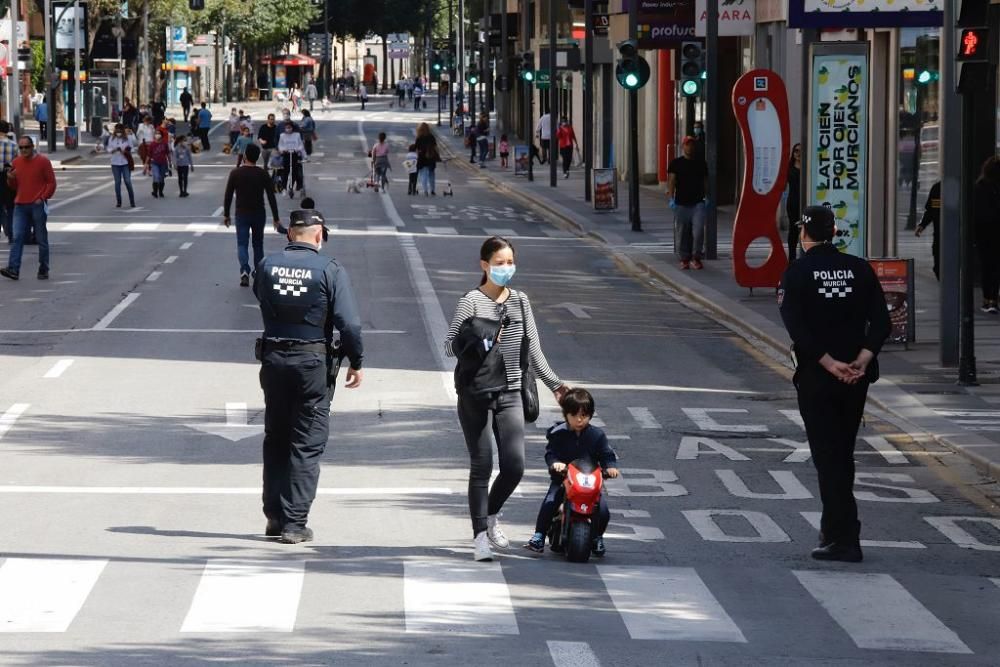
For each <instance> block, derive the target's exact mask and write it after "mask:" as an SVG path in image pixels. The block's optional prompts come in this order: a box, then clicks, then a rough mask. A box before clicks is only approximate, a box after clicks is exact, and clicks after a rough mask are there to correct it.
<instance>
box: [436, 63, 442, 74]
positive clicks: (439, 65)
mask: <svg viewBox="0 0 1000 667" xmlns="http://www.w3.org/2000/svg"><path fill="white" fill-rule="evenodd" d="M434 71H435V72H440V71H441V63H434Z"/></svg>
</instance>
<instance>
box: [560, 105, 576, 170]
mask: <svg viewBox="0 0 1000 667" xmlns="http://www.w3.org/2000/svg"><path fill="white" fill-rule="evenodd" d="M556 139H557V140H558V141H559V155H560V156H562V168H563V178H569V168H570V166H571V165H572V164H573V148H574V147H575V148H576V149H577V150H580V144H579V142H577V140H576V132H574V131H573V126H572V125H570V124H569V119H568V118H566V116H563V117H562V118H560V119H559V129H558V130H556Z"/></svg>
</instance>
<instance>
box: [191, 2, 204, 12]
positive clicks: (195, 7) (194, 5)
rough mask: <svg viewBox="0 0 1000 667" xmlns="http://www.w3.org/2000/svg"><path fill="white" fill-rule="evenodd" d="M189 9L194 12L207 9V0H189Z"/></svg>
mask: <svg viewBox="0 0 1000 667" xmlns="http://www.w3.org/2000/svg"><path fill="white" fill-rule="evenodd" d="M188 9H190V10H191V11H194V12H197V11H201V10H202V9H205V0H188Z"/></svg>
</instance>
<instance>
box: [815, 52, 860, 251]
mask: <svg viewBox="0 0 1000 667" xmlns="http://www.w3.org/2000/svg"><path fill="white" fill-rule="evenodd" d="M841 48H843V47H841ZM854 51H855V52H853V53H844V52H837V53H826V52H814V53H813V58H812V62H813V64H812V96H811V107H812V114H811V116H810V120H809V122H810V131H809V137H810V141H811V144H810V145H811V150H810V151H809V153H807V154H806V156H805V158H806V161H807V162H808V170H809V190H808V192H809V196H808V199H809V201H808V203H809V204H821V205H823V206H829V207H830V208H831V209H832V210H833V214H834V217H835V218H836V221H837V236H836V237H835V238H834V240H833V242H834V244H835V245H836V246H837V248H838V249H839V250H840V251H841V252H846V253H850V254H852V255H857V256H858V257H864V256H865V247H866V246H865V233H866V231H867V216H866V208H865V203H866V201H867V195H866V190H867V185H868V178H867V166H868V165H867V162H868V119H867V115H868V53H867V48H866V47H863V46H862V47H860V49H854Z"/></svg>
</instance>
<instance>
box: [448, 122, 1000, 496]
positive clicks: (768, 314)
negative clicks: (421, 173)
mask: <svg viewBox="0 0 1000 667" xmlns="http://www.w3.org/2000/svg"><path fill="white" fill-rule="evenodd" d="M435 130H436V131H437V135H438V139H439V141H440V142H441V143H442V145H443V147H444V152H445V153H448V152H450V153H452V154H453V155H454V156H455V162H456V163H458V164H460V165H462V166H463V167H464V168H467V169H468V170H469V171H470V172H474V173H475V174H477V175H478V176H479V177H482V178H485V179H487V180H488V181H489V182H491V183H492V184H493V185H494V186H496V187H497V188H498V189H500V190H501V191H504V192H507V193H509V194H511V195H512V196H515V197H519V198H521V199H523V200H525V201H526V202H527V203H528V204H529V205H531V206H533V207H536V208H540V209H543V210H545V211H546V212H547V213H549V214H550V215H552V216H554V217H555V218H557V219H559V220H561V221H563V222H565V223H567V224H569V225H571V226H572V227H574V228H576V230H577V231H578V232H579V233H580V234H582V235H586V236H589V237H591V238H594V239H597V240H598V241H600V242H602V243H604V244H605V245H607V246H608V247H609V249H610V250H611V251H612V252H614V253H615V254H616V255H617V256H618V257H620V258H621V259H623V260H624V261H625V262H626V263H628V264H631V265H632V266H634V267H636V268H638V269H639V270H641V271H643V272H645V273H648V274H649V275H651V276H653V277H655V278H656V279H658V280H660V281H661V282H663V283H665V284H666V285H667V286H668V287H670V288H671V289H673V290H675V291H676V292H678V293H679V294H680V295H681V296H682V297H683V298H685V299H687V300H689V301H691V302H693V303H694V304H696V305H697V306H700V307H701V308H704V309H707V310H708V311H709V312H710V313H711V314H712V315H713V317H715V318H716V319H718V320H721V321H723V322H725V323H727V324H728V325H729V326H731V327H732V328H734V329H735V330H737V331H738V332H740V333H741V334H743V335H744V336H745V337H747V338H748V339H749V340H750V342H751V343H753V344H754V345H756V346H758V347H761V348H765V349H766V350H767V351H768V352H769V353H770V355H771V356H774V357H775V358H778V359H782V360H787V359H788V356H789V355H788V351H789V344H790V342H789V338H788V335H787V333H786V332H785V328H784V326H783V324H782V322H781V317H780V314H779V312H778V306H777V302H776V299H775V294H774V291H773V290H769V289H758V290H754V291H751V290H748V289H747V288H744V287H740V286H739V285H737V284H736V282H735V280H734V279H733V277H732V253H731V248H732V243H731V239H732V228H733V220H734V217H735V213H736V211H735V209H734V208H731V207H720V209H719V212H718V218H719V221H718V240H719V242H718V251H719V252H718V255H719V259H718V260H715V261H708V262H706V263H705V269H704V270H702V271H692V270H688V271H685V270H681V268H680V267H679V264H678V261H677V257H676V256H675V255H674V253H673V216H672V214H671V212H670V211H669V209H668V207H667V204H666V196H665V195H664V194H663V193H662V191H661V190H660V189H659V188H657V187H652V186H651V187H646V186H644V187H642V188H640V213H641V220H642V228H643V231H642V232H633V231H631V228H630V225H629V223H628V217H627V211H628V187H627V184H625V183H619V188H618V191H619V210H618V211H617V212H613V213H601V212H596V211H594V210H593V207H592V205H591V204H590V203H588V202H585V201H584V199H583V196H584V195H583V188H584V185H583V170H582V168H581V169H573V170H572V171H571V174H570V178H569V179H563V177H562V170H561V168H560V169H559V173H558V174H557V176H558V184H557V187H555V188H553V187H550V185H549V165H548V164H545V165H542V166H540V167H539V166H538V165H537V163H536V168H535V172H534V177H535V180H534V182H528V180H527V178H526V177H523V176H517V177H515V176H514V171H513V167H511V168H510V169H507V170H501V169H500V167H499V164H500V163H499V160H494V161H492V162H491V163H490V164H489V165H488V167H487V168H486V169H481V168H479V167H478V166H476V165H472V164H470V163H469V160H468V156H469V149H467V148H465V147H464V146H463V144H462V138H461V137H455V136H453V135H451V134H450V133H448V132H447V129H445V130H437V128H435ZM909 233H910V232H901V234H909ZM900 251H901V252H900V256H902V257H914V258H915V259H916V262H915V264H916V267H917V268H916V273H917V276H916V304H915V305H916V313H917V340H916V342H915V343H911V344H910V346H909V349H908V350H907V349H903V347H902V346H899V345H889V346H887V347H886V348H885V349H884V350H883V352H882V354H881V355H880V357H879V360H880V365H881V372H882V380H880V381H879V382H878V383H876V384H875V385H873V386H872V388H871V390H870V393H869V396H870V399H871V400H870V402H869V404H870V405H871V404H874V405H875V406H877V407H878V408H881V409H882V410H883V411H885V412H886V413H888V415H889V416H891V417H894V418H893V419H892V421H894V422H895V423H896V425H897V426H899V427H900V428H901V429H902V430H904V431H905V432H907V433H909V434H910V435H913V436H915V437H921V436H923V437H926V436H927V435H929V436H931V437H933V438H934V439H936V440H938V441H939V442H941V443H943V444H944V445H946V446H947V447H949V448H951V449H952V450H954V451H956V452H958V453H960V454H963V455H964V456H966V457H968V458H969V459H971V460H972V461H973V462H974V463H976V464H977V465H978V466H979V467H981V468H982V469H984V470H985V471H986V472H988V473H989V474H990V475H991V476H993V477H994V478H996V479H1000V319H998V318H997V317H996V316H992V317H991V316H987V315H983V314H981V313H980V312H979V311H978V310H977V311H976V355H977V360H978V367H979V381H980V383H981V386H979V387H959V386H957V385H956V384H955V379H956V377H957V369H955V368H942V367H941V365H940V363H939V361H938V347H939V335H938V320H939V318H938V313H939V297H938V285H937V281H936V280H935V278H934V275H933V273H931V268H930V267H931V263H930V234H927V235H926V236H925V238H922V239H916V238H911V237H907V238H905V239H904V238H902V236H901V239H900ZM765 252H766V251H765ZM753 255H754V249H753V248H751V251H750V256H751V257H752V256H753ZM761 257H763V254H762V253H761ZM978 301H979V297H978V295H977V297H976V302H977V303H978ZM786 363H787V364H789V365H790V361H786Z"/></svg>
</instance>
